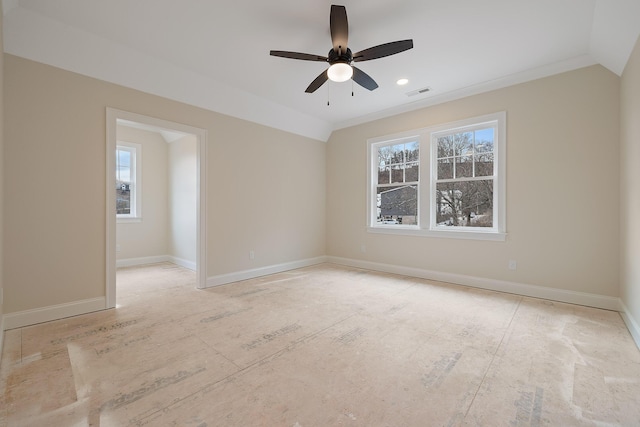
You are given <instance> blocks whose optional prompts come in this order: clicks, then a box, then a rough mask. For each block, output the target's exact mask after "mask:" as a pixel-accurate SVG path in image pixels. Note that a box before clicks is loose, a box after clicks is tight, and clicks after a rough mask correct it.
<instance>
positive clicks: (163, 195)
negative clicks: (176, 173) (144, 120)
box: [116, 126, 169, 259]
mask: <svg viewBox="0 0 640 427" xmlns="http://www.w3.org/2000/svg"><path fill="white" fill-rule="evenodd" d="M117 139H118V140H119V141H125V142H133V143H137V144H140V145H141V146H142V187H141V189H142V221H141V222H125V223H118V224H117V225H116V243H117V244H118V245H119V247H120V252H116V259H130V258H145V257H152V256H163V255H167V254H168V248H169V233H168V226H169V214H168V203H169V201H168V200H169V198H168V185H169V174H168V170H167V165H168V153H169V148H168V144H167V142H166V141H165V140H164V138H162V136H160V134H159V133H158V132H150V131H147V130H141V129H134V128H131V127H128V126H118V128H117Z"/></svg>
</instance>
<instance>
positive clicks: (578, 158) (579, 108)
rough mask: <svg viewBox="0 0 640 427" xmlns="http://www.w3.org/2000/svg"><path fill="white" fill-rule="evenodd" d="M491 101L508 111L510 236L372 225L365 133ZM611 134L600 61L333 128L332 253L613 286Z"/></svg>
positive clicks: (493, 275) (609, 77)
mask: <svg viewBox="0 0 640 427" xmlns="http://www.w3.org/2000/svg"><path fill="white" fill-rule="evenodd" d="M498 111H506V112H507V232H508V236H507V240H506V241H505V242H487V241H474V240H457V239H439V238H430V237H414V236H393V235H381V234H371V233H367V231H366V228H365V226H366V180H367V163H366V152H367V145H366V144H367V138H372V137H377V136H383V135H389V134H392V133H396V132H401V131H407V130H411V129H418V128H422V127H426V126H431V125H437V124H442V123H447V122H451V121H455V120H460V119H466V118H470V117H474V116H479V115H483V114H488V113H493V112H498ZM618 141H619V78H618V77H617V76H615V75H614V74H613V73H611V72H609V71H607V70H605V69H604V68H602V67H600V66H593V67H589V68H584V69H580V70H577V71H572V72H568V73H564V74H560V75H556V76H553V77H548V78H545V79H540V80H536V81H532V82H528V83H524V84H519V85H516V86H511V87H508V88H505V89H501V90H496V91H493V92H489V93H485V94H481V95H477V96H472V97H468V98H464V99H460V100H457V101H453V102H448V103H445V104H441V105H437V106H434V107H429V108H424V109H421V110H417V111H413V112H409V113H405V114H401V115H398V116H395V117H390V118H386V119H382V120H377V121H375V122H371V123H366V124H362V125H359V126H354V127H350V128H346V129H342V130H340V131H336V132H334V133H333V135H332V137H331V138H330V140H329V142H328V148H327V167H328V169H327V195H328V200H327V233H328V237H327V253H328V254H329V255H332V256H337V257H345V258H349V259H356V260H364V261H371V262H377V263H387V264H393V265H399V266H406V267H412V268H419V269H425V270H431V271H436V272H443V273H455V274H461V275H468V276H473V277H480V278H488V279H499V280H504V281H509V282H515V283H520V284H528V285H537V286H542V287H551V288H557V289H565V290H570V291H578V292H587V293H592V294H599V295H604V296H613V297H617V296H618V285H619V273H618V272H619V267H618V254H619V245H618V241H619V238H618V224H619V219H618V215H619V207H618V206H619V194H618V186H619V179H618V168H619V165H620V160H619V142H618ZM361 245H366V253H362V252H361V250H360V248H361ZM510 259H513V260H516V261H517V270H515V271H512V270H509V269H508V268H507V266H508V261H509V260H510Z"/></svg>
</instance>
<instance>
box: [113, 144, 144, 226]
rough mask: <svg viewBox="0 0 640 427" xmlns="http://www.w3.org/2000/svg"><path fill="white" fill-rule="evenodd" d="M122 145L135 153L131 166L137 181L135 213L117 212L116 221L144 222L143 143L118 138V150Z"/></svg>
mask: <svg viewBox="0 0 640 427" xmlns="http://www.w3.org/2000/svg"><path fill="white" fill-rule="evenodd" d="M120 147H125V148H127V149H129V150H130V151H131V152H132V153H133V155H132V158H133V159H132V160H133V161H132V162H131V168H132V169H133V173H134V174H135V183H134V197H133V198H132V200H131V201H132V211H133V213H131V214H116V222H117V223H119V224H126V223H136V222H142V144H138V143H136V142H128V141H122V140H118V141H117V143H116V150H117V149H118V148H120ZM116 163H117V162H116Z"/></svg>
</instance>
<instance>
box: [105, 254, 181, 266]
mask: <svg viewBox="0 0 640 427" xmlns="http://www.w3.org/2000/svg"><path fill="white" fill-rule="evenodd" d="M158 262H170V260H169V255H156V256H145V257H141V258H125V259H118V260H116V268H120V267H134V266H136V265H145V264H156V263H158Z"/></svg>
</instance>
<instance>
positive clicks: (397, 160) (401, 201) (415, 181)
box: [376, 139, 420, 225]
mask: <svg viewBox="0 0 640 427" xmlns="http://www.w3.org/2000/svg"><path fill="white" fill-rule="evenodd" d="M376 153H377V162H378V180H377V185H376V223H378V224H402V225H416V224H417V223H418V188H419V180H420V173H419V171H420V161H419V160H420V159H419V155H420V142H419V141H418V140H417V139H409V140H406V141H394V142H391V143H383V144H380V145H377V146H376Z"/></svg>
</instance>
